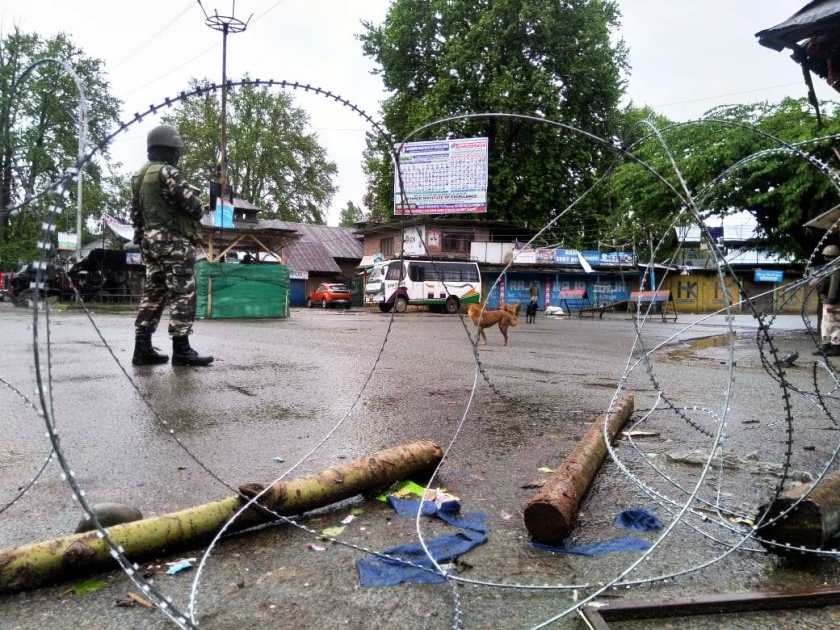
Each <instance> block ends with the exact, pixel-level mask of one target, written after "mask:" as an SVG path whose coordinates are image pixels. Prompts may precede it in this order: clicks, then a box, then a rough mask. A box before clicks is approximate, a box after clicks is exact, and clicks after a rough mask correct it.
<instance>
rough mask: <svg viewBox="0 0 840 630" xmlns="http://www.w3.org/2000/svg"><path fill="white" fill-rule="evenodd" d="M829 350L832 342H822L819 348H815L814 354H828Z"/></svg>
mask: <svg viewBox="0 0 840 630" xmlns="http://www.w3.org/2000/svg"><path fill="white" fill-rule="evenodd" d="M829 350H831V344H830V343H821V344H820V346H819V348H817V349H816V350H814V356H815V357H816V356H822V355H824V354H826V353H827V352H828V351H829ZM829 356H831V355H829Z"/></svg>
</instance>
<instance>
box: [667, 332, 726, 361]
mask: <svg viewBox="0 0 840 630" xmlns="http://www.w3.org/2000/svg"><path fill="white" fill-rule="evenodd" d="M737 340H738V335H733V334H731V333H725V334H723V335H712V336H710V337H700V338H699V339H692V340H691V341H686V342H684V343H681V344H680V345H679V346H678V347H676V348H674V349H673V350H670V351H668V354H667V355H666V356H665V360H666V361H685V360H687V359H700V360H707V361H709V360H715V359H712V358H711V357H704V356H699V355H698V354H697V353H698V352H699V351H701V350H708V349H709V348H725V347H727V346H728V345H729V344H730V343H732V342H733V341H737Z"/></svg>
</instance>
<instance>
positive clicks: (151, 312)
mask: <svg viewBox="0 0 840 630" xmlns="http://www.w3.org/2000/svg"><path fill="white" fill-rule="evenodd" d="M146 146H147V149H148V156H149V161H148V163H146V164H145V165H144V166H143V168H141V169H140V170H139V171H138V172H137V174H136V175H135V176H134V179H133V180H132V183H131V221H132V223H133V224H134V242H135V243H137V244H138V245H140V251H141V252H142V254H143V263H144V264H145V266H146V281H145V284H144V286H143V297H142V299H141V301H140V307H139V309H138V311H137V319H136V320H135V322H134V327H135V334H136V337H135V345H134V357H133V359H132V363H133V364H134V365H157V364H161V363H166V362H167V361H168V360H169V357H168V356H166V355H165V354H161V353H159V352H158V351H157V350H156V349H155V348H154V347H153V346H152V335H153V334H154V332H155V330H157V327H158V323H159V322H160V318H161V315H162V314H163V309H164V308H166V305H167V304H169V335H170V336H171V337H172V365H188V366H204V365H209V364H210V363H212V362H213V357H211V356H202V355H200V354H198V353H197V352H196V351H195V350H193V349H192V348H191V347H190V341H189V338H190V334H191V333H192V325H193V321H194V320H195V275H194V271H193V267H194V265H195V244H197V243H199V240H198V234H199V226H200V221H201V217H202V215H203V212H204V210H203V207H202V204H201V202H200V201H199V199H198V197H197V193H198V189H196V188H193V187H192V186H190V185H189V184H188V183H187V182H185V181H184V180H183V179H182V178H181V176H180V175H179V174H178V170H177V168H176V166H177V164H178V159H179V158H180V156H181V151H182V149H183V148H184V142H183V140H181V136H180V135H179V134H178V131H177V130H176V129H175V128H174V127H170V126H169V125H161V126H159V127H155V128H154V129H152V130H151V131H150V132H149V135H148V137H147V139H146Z"/></svg>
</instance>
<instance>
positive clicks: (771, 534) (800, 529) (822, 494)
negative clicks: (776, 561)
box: [755, 472, 840, 554]
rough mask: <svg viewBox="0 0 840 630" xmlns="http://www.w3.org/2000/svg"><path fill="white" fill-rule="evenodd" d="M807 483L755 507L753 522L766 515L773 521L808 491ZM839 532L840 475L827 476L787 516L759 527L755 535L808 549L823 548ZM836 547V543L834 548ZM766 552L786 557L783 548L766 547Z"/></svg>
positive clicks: (839, 473) (809, 485) (838, 473)
mask: <svg viewBox="0 0 840 630" xmlns="http://www.w3.org/2000/svg"><path fill="white" fill-rule="evenodd" d="M810 487H811V484H809V483H803V484H797V485H796V486H794V487H792V488H790V489H789V490H786V491H785V492H783V493H782V494H781V495H780V496H779V498H778V499H776V500H775V501H773V503H771V504H769V505H768V504H765V505H762V506H761V507H759V508H758V513H757V515H756V519H755V522H756V523H758V522H759V520H760V519H761V518H762V517H764V516H765V514H766V515H767V519H766V520H769V519H772V518H773V517H775V516H776V515H778V514H780V513H782V512H783V511H785V510H786V509H788V508H789V507H790V506H791V505H793V504H794V503H795V502H796V500H797V499H799V497H801V496H802V495H803V494H805V492H807V490H808V488H810ZM838 532H840V472H834V473H831V474H830V475H826V476H825V477H824V478H823V480H822V481H821V482H820V483H819V484H818V485H817V487H816V488H814V490H813V492H811V494H809V495H808V497H807V498H806V499H804V500H803V501H801V502H800V503H799V505H797V506H796V508H794V509H793V511H791V512H790V513H789V514H788V515H787V516H785V517H783V518H781V519H779V520H778V521H776V522H775V523H772V524H770V525H765V526H763V527H759V529H758V535H759V536H761V538H764V539H766V540H772V541H775V542H777V543H782V544H786V543H789V544H790V545H792V546H800V547H801V546H803V545H804V546H805V547H809V548H812V549H813V548H815V547H823V546H825V545H827V544H829V541H830V540H831V539H832V538H834V537H835V536H836V535H837V534H838ZM834 546H836V544H835V545H834ZM766 547H767V549H768V551H771V552H774V553H778V554H785V553H786V551H787V550H786V549H785V548H784V547H778V546H776V545H766Z"/></svg>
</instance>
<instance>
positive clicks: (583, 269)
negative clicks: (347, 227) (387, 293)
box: [358, 217, 639, 310]
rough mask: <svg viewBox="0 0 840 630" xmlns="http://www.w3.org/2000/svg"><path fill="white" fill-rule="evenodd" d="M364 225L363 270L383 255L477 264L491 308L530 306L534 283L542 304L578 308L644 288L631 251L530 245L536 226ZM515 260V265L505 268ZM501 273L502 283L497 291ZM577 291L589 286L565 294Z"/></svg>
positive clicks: (459, 222)
mask: <svg viewBox="0 0 840 630" xmlns="http://www.w3.org/2000/svg"><path fill="white" fill-rule="evenodd" d="M358 231H359V234H360V235H361V237H362V239H363V252H364V258H363V259H362V261H361V263H360V265H359V266H360V268H361V269H362V270H363V271H364V270H366V269H369V268H370V267H371V266H372V265H373V264H374V263H375V262H376V261H378V260H388V259H394V258H399V257H400V256H401V255H402V256H403V257H405V258H429V259H436V260H464V261H474V262H477V263H478V265H479V269H480V271H481V276H482V299H483V300H486V301H487V304H488V306H489V307H490V308H495V307H497V306H498V305H499V304H500V303H511V302H521V303H523V304H525V303H527V302H528V301H529V298H530V292H531V288H532V287H536V288H537V289H538V290H537V300H538V308H539V309H540V310H543V309H545V307H546V306H548V305H553V306H561V307H566V308H569V307H571V308H573V309H578V308H580V307H582V306H593V305H606V304H612V303H616V302H622V301H626V300H627V297H628V295H629V292H630V291H632V290H634V288H638V282H639V271H638V269H637V268H636V266H635V261H634V259H633V255H632V254H631V253H628V252H600V251H584V252H578V251H577V250H568V249H562V248H538V249H525V248H524V244H525V243H527V242H528V241H529V240H530V239H531V238H532V237H533V236H534V234H536V231H535V230H533V229H529V228H523V227H521V226H517V225H513V224H509V223H500V222H493V221H475V220H465V219H440V218H431V217H423V218H417V219H416V221H411V222H410V223H409V222H406V225H405V226H403V225H402V224H401V223H398V222H395V223H384V224H383V223H377V224H360V225H359V226H358ZM511 261H512V262H513V264H512V266H511V268H510V269H509V270H508V271H507V272H506V273H503V270H504V268H505V266H506V265H507V263H509V262H511ZM500 276H501V277H500ZM497 279H498V284H497V288H496V289H495V290H494V291H492V292H491V291H490V289H491V287H492V286H493V284H494V283H495V282H496V280H497ZM634 283H635V286H634ZM574 289H583V294H582V295H581V296H580V297H575V298H571V297H568V293H566V292H567V291H569V290H574Z"/></svg>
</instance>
